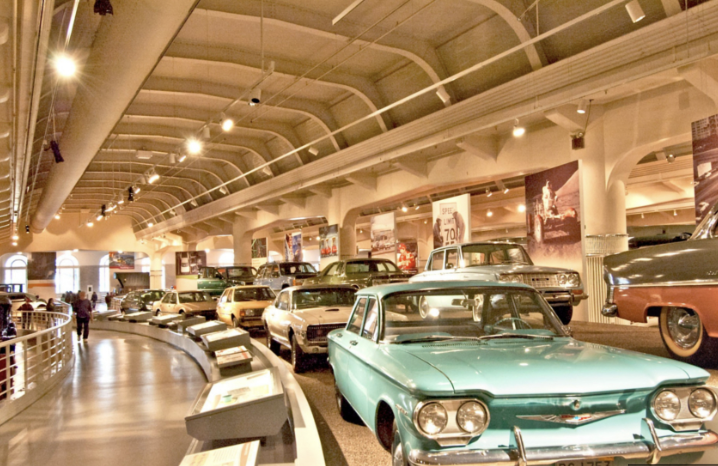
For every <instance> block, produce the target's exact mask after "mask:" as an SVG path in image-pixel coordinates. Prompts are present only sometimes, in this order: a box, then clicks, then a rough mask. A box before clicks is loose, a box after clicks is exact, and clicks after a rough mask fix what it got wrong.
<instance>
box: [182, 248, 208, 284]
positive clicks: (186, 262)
mask: <svg viewBox="0 0 718 466" xmlns="http://www.w3.org/2000/svg"><path fill="white" fill-rule="evenodd" d="M206 265H207V253H206V252H204V251H181V252H175V274H176V276H178V277H184V278H187V277H192V278H195V279H196V278H197V274H198V273H199V268H200V267H204V266H206Z"/></svg>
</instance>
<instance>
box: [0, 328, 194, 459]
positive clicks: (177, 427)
mask: <svg viewBox="0 0 718 466" xmlns="http://www.w3.org/2000/svg"><path fill="white" fill-rule="evenodd" d="M76 358H77V359H76V361H75V367H74V369H73V371H72V372H71V373H70V375H69V376H68V377H67V378H66V379H65V380H64V381H62V382H60V385H59V386H58V388H56V389H54V390H53V391H51V392H50V393H49V394H48V395H46V396H45V397H43V398H42V399H40V400H39V401H38V402H37V403H35V404H34V405H33V406H31V407H30V408H28V409H27V410H25V411H24V412H22V413H21V414H20V415H18V416H17V417H15V418H14V419H12V420H11V421H9V422H8V423H6V424H5V425H3V426H2V427H0V465H6V466H15V465H18V466H20V465H23V466H75V465H83V466H94V465H102V466H114V465H117V466H127V465H153V466H160V465H167V466H177V465H178V464H179V463H180V462H181V461H182V457H183V456H184V454H185V451H186V450H187V448H188V446H189V443H190V441H191V438H190V437H189V436H188V435H187V433H186V431H185V423H184V416H185V414H186V413H187V412H188V411H189V408H190V406H191V404H192V402H193V401H194V399H195V398H196V396H197V394H198V393H199V391H200V389H201V388H202V386H203V385H204V383H205V378H204V374H203V373H202V371H201V370H200V369H199V367H198V366H197V364H196V363H195V362H194V361H193V360H192V359H191V358H190V357H189V356H187V355H185V354H184V353H183V352H182V351H180V350H178V349H175V348H173V347H171V346H169V345H167V344H165V343H161V342H158V341H155V340H151V339H149V338H145V337H140V336H134V335H128V334H121V333H115V332H101V331H91V333H90V339H89V341H88V343H81V344H79V345H78V347H77V353H76Z"/></svg>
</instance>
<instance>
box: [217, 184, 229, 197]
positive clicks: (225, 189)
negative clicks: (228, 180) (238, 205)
mask: <svg viewBox="0 0 718 466" xmlns="http://www.w3.org/2000/svg"><path fill="white" fill-rule="evenodd" d="M219 192H220V193H222V194H225V195H227V194H229V190H227V187H226V186H220V187H219Z"/></svg>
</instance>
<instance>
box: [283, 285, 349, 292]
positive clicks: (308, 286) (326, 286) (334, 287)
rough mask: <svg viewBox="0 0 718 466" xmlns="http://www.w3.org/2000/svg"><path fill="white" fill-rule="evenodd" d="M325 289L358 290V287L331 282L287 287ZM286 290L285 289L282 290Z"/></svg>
mask: <svg viewBox="0 0 718 466" xmlns="http://www.w3.org/2000/svg"><path fill="white" fill-rule="evenodd" d="M324 289H335V290H344V289H352V290H356V287H354V286H352V285H331V284H326V285H322V284H316V285H299V286H290V287H288V288H285V290H289V291H302V290H324ZM282 291H284V290H282Z"/></svg>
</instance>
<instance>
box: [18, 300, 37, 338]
mask: <svg viewBox="0 0 718 466" xmlns="http://www.w3.org/2000/svg"><path fill="white" fill-rule="evenodd" d="M17 310H18V311H21V312H22V328H24V329H26V330H29V329H30V322H32V315H30V314H28V312H32V311H34V310H35V308H34V307H32V301H31V300H30V298H29V297H26V298H25V302H24V303H22V305H21V306H20V307H19V308H17Z"/></svg>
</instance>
